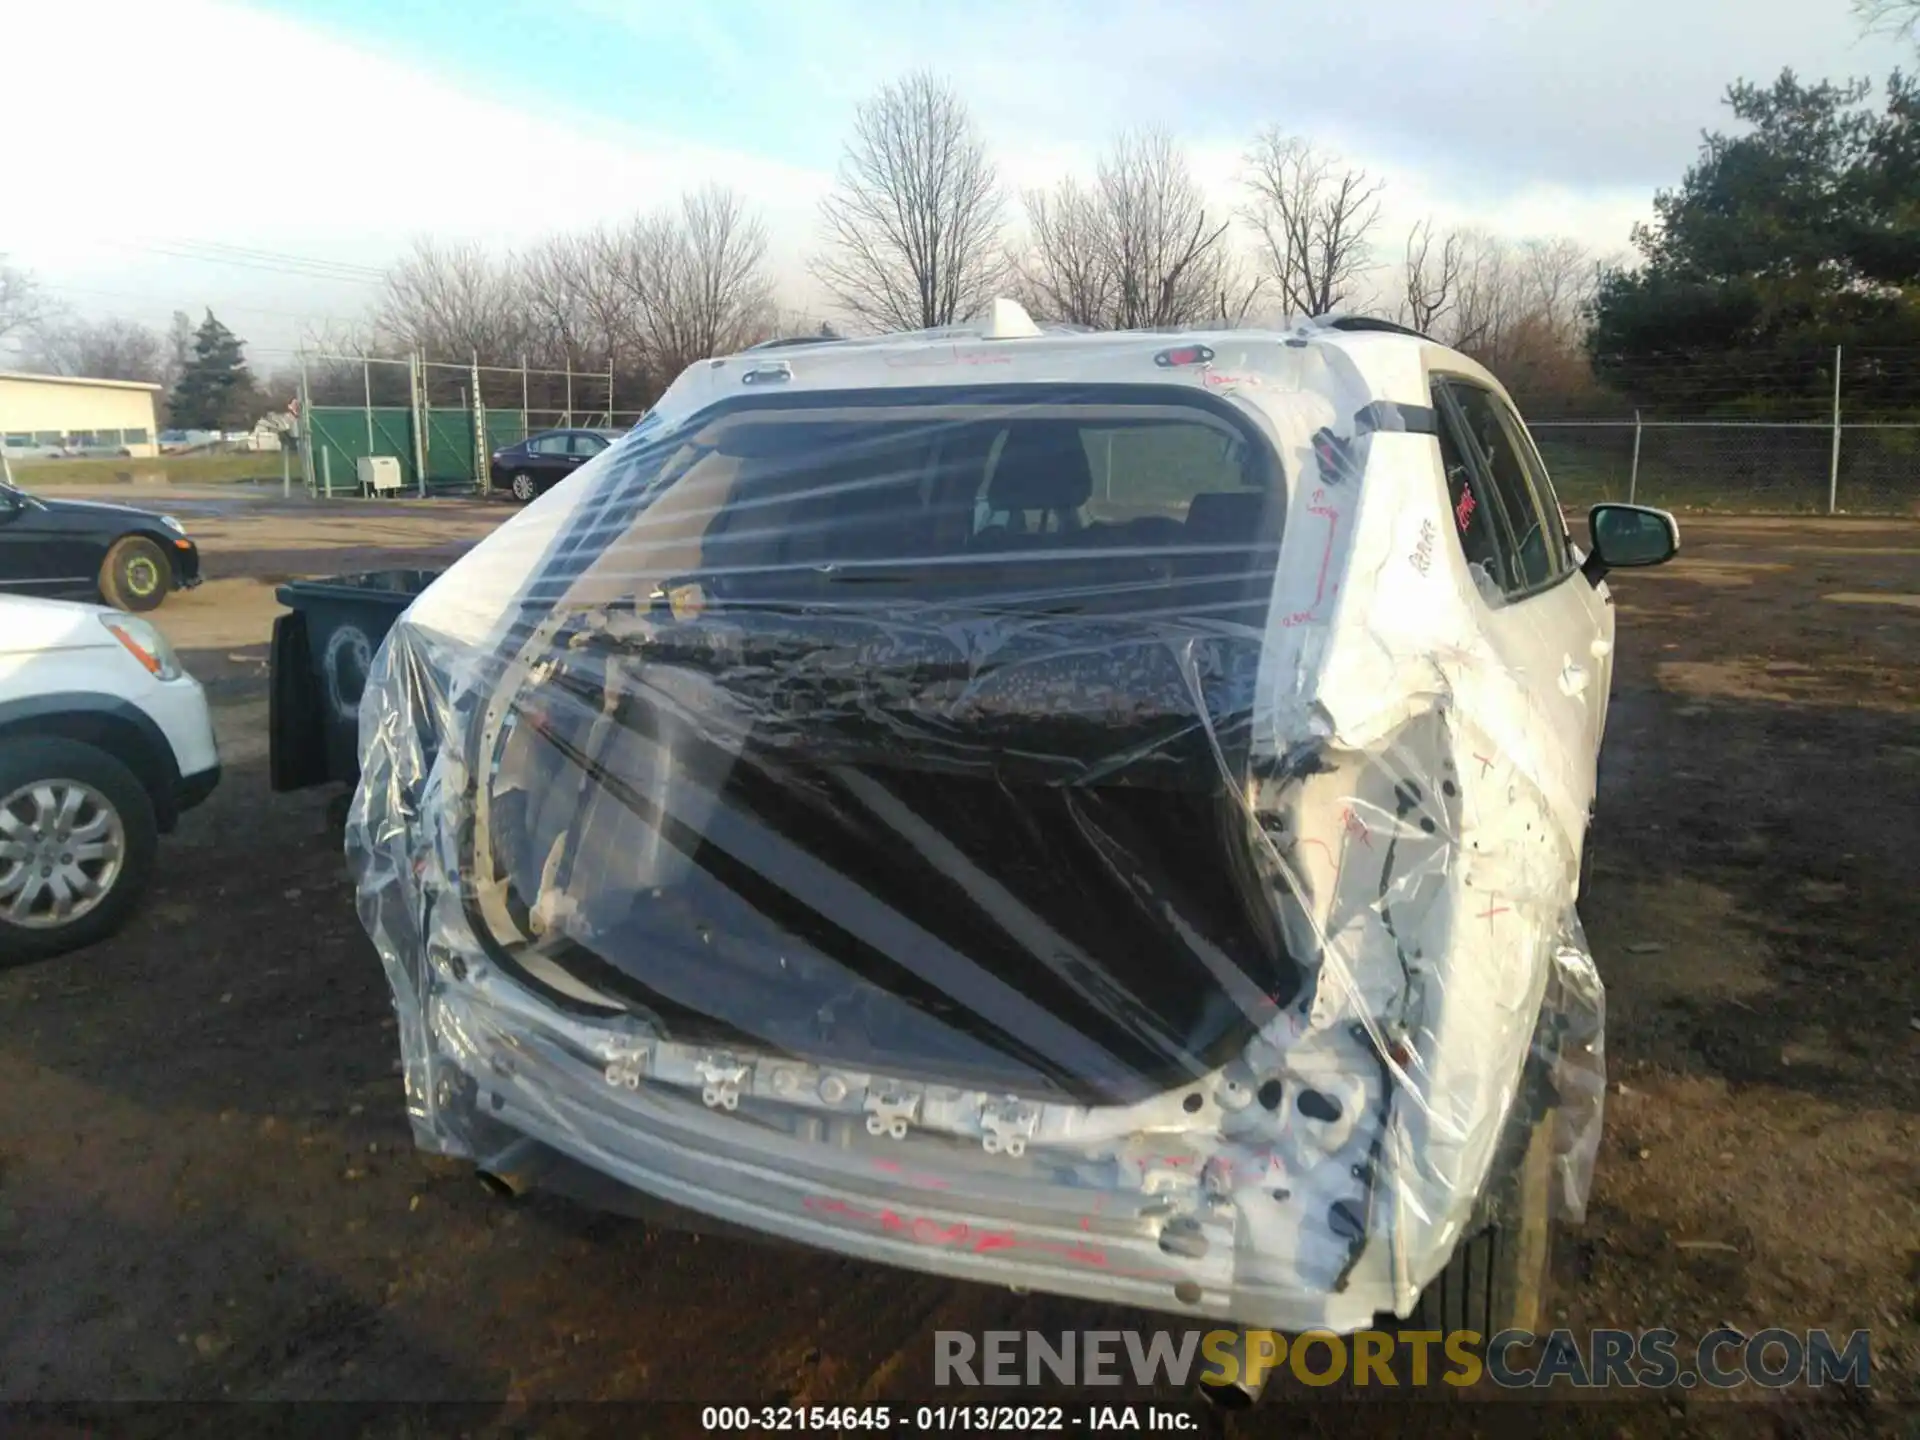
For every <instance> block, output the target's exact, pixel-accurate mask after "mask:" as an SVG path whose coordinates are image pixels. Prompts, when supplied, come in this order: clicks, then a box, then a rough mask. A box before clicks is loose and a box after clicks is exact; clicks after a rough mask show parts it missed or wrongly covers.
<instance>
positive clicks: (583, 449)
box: [567, 430, 607, 473]
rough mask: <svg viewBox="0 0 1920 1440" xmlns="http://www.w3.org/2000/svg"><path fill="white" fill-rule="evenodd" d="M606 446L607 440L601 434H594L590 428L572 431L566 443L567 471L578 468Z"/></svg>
mask: <svg viewBox="0 0 1920 1440" xmlns="http://www.w3.org/2000/svg"><path fill="white" fill-rule="evenodd" d="M606 448H607V441H606V439H605V438H604V437H603V436H599V435H595V434H594V433H593V432H592V431H591V430H576V431H574V432H573V439H572V441H571V443H570V444H569V445H568V454H567V459H568V462H569V463H568V465H567V470H568V473H571V472H573V471H575V470H578V469H579V468H580V467H581V466H582V465H584V464H586V463H587V462H588V461H589V460H591V459H593V457H594V456H596V455H598V454H599V453H600V452H601V451H602V450H604V449H606Z"/></svg>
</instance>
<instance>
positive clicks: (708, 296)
mask: <svg viewBox="0 0 1920 1440" xmlns="http://www.w3.org/2000/svg"><path fill="white" fill-rule="evenodd" d="M766 253H767V235H766V227H765V226H764V225H763V224H762V223H761V222H760V221H759V220H758V219H757V218H755V217H753V216H751V215H749V214H748V213H747V209H746V205H745V203H744V202H743V201H742V200H741V198H740V197H739V196H738V195H736V194H734V193H733V192H732V191H730V190H726V189H722V188H720V187H718V186H712V187H709V188H707V189H705V190H702V191H700V192H698V193H696V194H692V195H688V196H686V197H684V198H683V200H682V201H681V204H680V209H679V211H678V213H677V214H676V213H674V212H672V211H665V212H661V213H658V214H654V215H648V216H642V217H640V218H639V219H636V220H635V221H634V222H633V223H632V224H631V225H630V226H629V227H628V229H627V231H626V232H625V234H623V235H622V236H621V237H619V240H618V242H617V244H616V245H615V247H614V248H613V251H612V254H611V258H610V259H609V262H608V263H609V264H610V265H611V266H612V271H613V274H614V275H615V276H616V277H617V280H618V283H619V284H620V285H621V286H622V287H623V288H624V290H625V292H626V295H627V297H628V298H629V300H630V302H631V305H632V315H633V321H634V324H635V332H634V338H635V341H636V343H637V345H638V348H639V350H640V353H641V355H642V357H643V359H644V362H645V365H646V368H647V371H648V373H649V375H650V376H651V377H652V380H653V382H654V383H655V384H656V385H657V386H664V385H666V384H669V383H671V381H672V380H673V378H674V377H675V376H677V375H678V374H679V373H680V372H681V371H682V370H684V369H685V368H686V367H687V366H689V365H691V364H693V363H694V362H695V361H696V360H704V359H706V358H707V357H708V356H710V355H726V354H731V353H733V352H734V351H737V350H741V349H744V348H745V347H746V346H748V345H751V344H753V343H755V342H756V341H758V340H762V339H765V338H766V337H767V335H768V334H769V333H770V332H771V328H772V325H773V323H774V310H773V304H772V295H773V287H772V285H771V283H770V282H769V281H768V278H767V274H766Z"/></svg>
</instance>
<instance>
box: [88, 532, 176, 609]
mask: <svg viewBox="0 0 1920 1440" xmlns="http://www.w3.org/2000/svg"><path fill="white" fill-rule="evenodd" d="M172 570H173V567H172V565H171V563H170V562H169V561H168V560H167V556H166V552H165V551H164V550H162V549H161V548H160V547H159V546H158V545H156V544H154V543H153V541H151V540H149V539H147V538H146V537H145V536H143V535H128V536H124V537H123V538H121V539H119V540H116V541H114V544H113V548H112V549H111V550H109V551H107V558H106V559H105V560H104V561H102V562H101V565H100V593H101V594H102V595H104V596H105V597H106V600H107V603H108V604H109V605H113V606H116V607H118V608H119V609H122V610H133V611H140V610H153V609H157V608H158V607H159V604H160V602H161V601H162V600H165V599H166V598H167V591H168V590H170V589H172V588H173V573H172Z"/></svg>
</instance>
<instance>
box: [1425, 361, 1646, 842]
mask: <svg viewBox="0 0 1920 1440" xmlns="http://www.w3.org/2000/svg"><path fill="white" fill-rule="evenodd" d="M1433 400H1434V409H1435V412H1436V418H1437V419H1438V421H1439V425H1438V431H1439V443H1440V451H1441V457H1442V461H1443V463H1444V465H1445V467H1446V472H1447V489H1448V497H1449V500H1450V502H1451V504H1452V507H1453V514H1454V526H1455V531H1456V535H1457V537H1458V539H1459V542H1460V544H1461V546H1462V548H1463V549H1464V551H1465V552H1466V557H1467V560H1468V562H1469V563H1470V564H1471V565H1473V566H1475V567H1476V569H1477V570H1479V571H1480V574H1481V582H1482V583H1481V620H1482V624H1483V627H1484V629H1485V632H1486V634H1487V635H1488V636H1489V637H1490V638H1491V640H1492V641H1493V644H1494V646H1495V648H1496V650H1498V652H1499V653H1500V655H1501V658H1502V659H1503V660H1504V661H1505V663H1506V664H1507V665H1508V667H1509V668H1510V669H1511V670H1512V671H1513V672H1514V673H1515V674H1517V675H1519V676H1521V677H1522V678H1523V682H1524V683H1525V684H1526V686H1527V688H1528V690H1529V692H1530V694H1531V697H1532V700H1533V703H1534V706H1535V714H1536V715H1537V716H1538V717H1540V720H1541V721H1543V722H1544V723H1545V725H1546V726H1547V727H1548V729H1549V730H1550V732H1551V737H1550V743H1551V745H1552V747H1553V749H1554V750H1555V751H1556V752H1558V753H1559V754H1560V755H1561V757H1562V758H1563V761H1564V764H1565V766H1566V769H1565V775H1566V785H1567V787H1568V790H1567V793H1566V794H1565V795H1564V797H1560V798H1564V800H1565V801H1566V803H1567V804H1568V805H1569V806H1570V807H1571V812H1572V813H1571V814H1570V816H1569V823H1570V824H1571V825H1574V826H1576V827H1578V828H1579V829H1580V830H1581V831H1584V823H1585V816H1586V814H1587V812H1588V811H1589V810H1590V809H1591V807H1592V804H1593V791H1594V767H1595V759H1596V756H1597V755H1598V752H1599V747H1600V731H1601V726H1602V724H1603V721H1604V715H1605V694H1606V692H1605V683H1604V682H1605V679H1606V671H1605V668H1604V666H1605V660H1606V656H1607V651H1608V648H1609V642H1610V635H1609V634H1608V631H1607V627H1606V624H1605V611H1604V608H1603V606H1602V605H1601V604H1600V602H1599V600H1598V597H1596V596H1595V594H1594V590H1593V587H1592V586H1591V585H1589V584H1588V583H1587V581H1586V580H1585V578H1584V577H1582V576H1581V574H1580V570H1579V564H1578V560H1577V557H1576V555H1575V554H1574V551H1573V547H1572V544H1571V542H1570V540H1569V538H1568V536H1567V532H1566V526H1565V524H1564V522H1563V521H1562V519H1561V516H1560V510H1559V506H1558V505H1557V503H1555V501H1554V500H1553V496H1552V491H1551V488H1550V487H1549V486H1548V485H1547V482H1546V472H1545V469H1544V467H1540V466H1538V464H1537V457H1536V455H1535V452H1534V450H1533V446H1532V443H1531V441H1530V440H1529V439H1528V438H1527V434H1526V429H1525V427H1524V426H1522V425H1521V423H1520V420H1519V417H1518V416H1517V415H1515V414H1514V412H1513V408H1512V406H1511V405H1509V404H1508V403H1507V402H1506V400H1505V399H1504V398H1502V397H1501V396H1500V395H1499V394H1498V393H1496V392H1495V391H1493V390H1492V389H1490V388H1488V387H1487V386H1485V385H1484V384H1482V383H1480V382H1479V381H1477V380H1474V379H1472V378H1469V377H1465V376H1458V375H1440V376H1436V377H1435V378H1434V380H1433ZM1536 470H1537V472H1538V473H1537V474H1536V473H1535V472H1536ZM1543 492H1544V493H1543ZM1569 839H1570V841H1571V842H1572V844H1573V846H1574V851H1575V853H1576V854H1577V853H1578V850H1579V846H1580V844H1581V840H1582V834H1581V833H1575V834H1573V835H1571V836H1570V837H1569Z"/></svg>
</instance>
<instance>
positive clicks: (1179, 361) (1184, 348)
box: [1153, 345, 1213, 370]
mask: <svg viewBox="0 0 1920 1440" xmlns="http://www.w3.org/2000/svg"><path fill="white" fill-rule="evenodd" d="M1212 359H1213V351H1212V349H1210V348H1209V347H1208V346H1205V345H1176V346H1174V347H1173V348H1172V349H1170V350H1162V351H1161V352H1160V353H1159V354H1158V355H1156V356H1154V357H1153V363H1154V364H1156V365H1158V366H1159V367H1160V368H1161V369H1162V370H1171V369H1173V368H1175V367H1176V366H1180V365H1205V364H1206V363H1207V362H1208V361H1210V360H1212Z"/></svg>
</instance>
